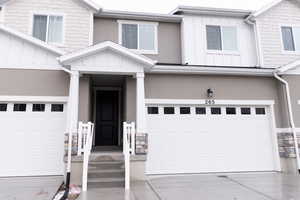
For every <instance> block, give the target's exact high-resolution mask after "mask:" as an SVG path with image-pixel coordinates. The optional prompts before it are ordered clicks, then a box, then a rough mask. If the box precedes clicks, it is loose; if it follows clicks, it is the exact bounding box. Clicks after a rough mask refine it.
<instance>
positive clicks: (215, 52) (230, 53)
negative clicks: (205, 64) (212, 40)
mask: <svg viewBox="0 0 300 200" xmlns="http://www.w3.org/2000/svg"><path fill="white" fill-rule="evenodd" d="M207 26H219V27H220V29H221V43H222V50H212V49H208V46H207V29H206V27H207ZM204 27H205V30H204V37H205V45H206V53H207V54H221V55H224V54H226V55H227V54H228V55H240V48H239V29H238V27H237V26H236V25H220V24H205V26H204ZM223 27H231V28H235V30H236V43H237V50H235V51H229V50H224V49H223V47H224V43H223Z"/></svg>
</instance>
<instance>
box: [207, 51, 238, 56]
mask: <svg viewBox="0 0 300 200" xmlns="http://www.w3.org/2000/svg"><path fill="white" fill-rule="evenodd" d="M206 53H207V54H217V55H233V56H239V55H240V52H238V51H218V50H207V51H206Z"/></svg>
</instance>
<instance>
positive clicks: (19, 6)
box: [3, 0, 93, 51]
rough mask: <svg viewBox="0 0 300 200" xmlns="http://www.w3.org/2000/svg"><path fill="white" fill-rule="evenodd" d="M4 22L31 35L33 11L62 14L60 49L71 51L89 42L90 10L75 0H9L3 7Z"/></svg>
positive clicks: (85, 45)
mask: <svg viewBox="0 0 300 200" xmlns="http://www.w3.org/2000/svg"><path fill="white" fill-rule="evenodd" d="M3 11H4V24H5V25H7V26H9V27H11V28H13V29H15V30H18V31H20V32H23V33H25V34H29V35H31V33H32V21H33V20H32V18H33V14H34V13H39V14H63V15H64V33H65V35H64V40H65V43H64V44H63V45H62V46H61V48H62V49H64V50H67V51H73V50H76V49H79V48H84V47H87V46H88V45H89V42H90V38H89V37H90V34H89V31H90V28H91V27H90V26H91V23H90V21H91V15H92V14H93V13H92V11H91V10H90V9H88V8H86V7H85V5H84V4H83V3H80V1H77V0H60V1H55V2H54V1H52V0H18V1H10V2H9V3H7V4H6V5H5V7H4V10H3Z"/></svg>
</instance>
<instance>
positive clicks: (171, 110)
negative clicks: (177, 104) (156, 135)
mask: <svg viewBox="0 0 300 200" xmlns="http://www.w3.org/2000/svg"><path fill="white" fill-rule="evenodd" d="M174 113H175V110H174V107H164V114H166V115H170V114H174Z"/></svg>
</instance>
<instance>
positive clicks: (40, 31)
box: [32, 15, 47, 41]
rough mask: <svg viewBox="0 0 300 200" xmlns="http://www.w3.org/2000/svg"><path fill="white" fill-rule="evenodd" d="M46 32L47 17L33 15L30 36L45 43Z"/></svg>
mask: <svg viewBox="0 0 300 200" xmlns="http://www.w3.org/2000/svg"><path fill="white" fill-rule="evenodd" d="M46 32H47V16H44V15H34V17H33V31H32V36H33V37H35V38H37V39H40V40H42V41H46Z"/></svg>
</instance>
